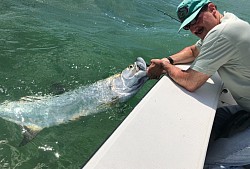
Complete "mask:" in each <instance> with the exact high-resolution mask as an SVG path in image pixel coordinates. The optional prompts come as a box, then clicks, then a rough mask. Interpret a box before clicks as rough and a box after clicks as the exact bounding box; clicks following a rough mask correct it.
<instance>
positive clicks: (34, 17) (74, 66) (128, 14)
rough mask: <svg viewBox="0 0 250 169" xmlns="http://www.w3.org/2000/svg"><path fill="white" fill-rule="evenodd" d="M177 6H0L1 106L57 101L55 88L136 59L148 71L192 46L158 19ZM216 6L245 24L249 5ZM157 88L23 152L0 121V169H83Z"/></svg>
mask: <svg viewBox="0 0 250 169" xmlns="http://www.w3.org/2000/svg"><path fill="white" fill-rule="evenodd" d="M179 2H180V0H154V1H152V0H67V1H66V0H1V3H0V102H4V101H6V100H9V101H14V100H19V99H20V98H21V97H23V96H27V95H28V96H30V95H38V96H40V95H47V94H54V93H56V92H58V91H57V88H56V87H55V86H62V87H63V89H64V91H70V90H74V89H76V88H78V87H80V86H85V85H89V84H91V83H94V82H96V81H98V80H101V79H105V78H107V77H109V76H111V75H113V74H115V73H118V72H120V71H121V70H123V69H124V68H125V67H127V66H128V65H129V64H131V63H133V62H134V60H135V59H136V58H137V57H138V56H141V57H143V58H144V59H145V60H146V61H147V62H148V63H149V62H150V59H152V58H162V57H164V56H168V55H170V54H173V53H175V52H177V51H179V50H181V49H182V48H183V47H185V46H187V45H191V44H193V43H195V41H196V40H197V38H196V37H194V36H193V35H191V34H190V33H189V32H185V31H182V32H181V33H179V34H177V30H178V27H179V26H180V24H179V23H178V22H177V21H175V20H173V19H171V18H170V17H168V16H166V15H164V13H163V12H162V11H164V12H167V13H168V14H169V15H172V16H174V17H175V15H176V14H175V9H176V6H177V5H178V4H179ZM214 2H215V3H216V4H217V6H218V8H219V10H220V11H221V12H223V11H228V12H233V13H234V14H236V15H237V16H238V17H240V18H242V19H244V20H246V21H248V22H250V19H249V17H250V14H249V7H250V1H248V0H238V1H235V0H216V1H214ZM239 34H240V32H239ZM155 82H156V81H153V80H152V81H149V82H148V83H146V84H145V85H144V86H143V88H142V90H141V91H140V92H139V93H138V94H137V95H136V96H135V97H133V98H132V99H130V100H129V101H128V102H126V103H124V104H121V105H119V106H116V107H112V108H111V109H108V110H107V111H103V112H99V113H98V114H94V115H90V116H86V117H82V118H80V119H78V120H75V121H72V122H69V123H67V124H62V125H59V126H54V127H50V128H46V129H44V130H43V131H42V132H40V133H39V134H38V136H37V137H36V138H35V139H34V140H33V141H32V142H30V143H29V144H27V145H25V146H23V147H19V146H18V145H19V143H20V142H21V140H22V133H21V129H20V127H19V126H17V125H16V124H14V123H11V122H8V121H5V120H3V119H1V118H0V168H6V169H7V168H8V169H9V168H10V169H12V168H18V169H19V168H20V169H33V168H34V169H40V168H41V169H42V168H51V169H54V168H66V169H71V168H72V169H75V168H80V167H81V166H83V165H84V163H85V162H86V161H87V160H88V159H89V158H90V157H91V155H92V154H93V153H94V152H95V151H96V150H97V149H98V148H99V146H100V145H101V144H102V143H103V142H104V141H105V140H106V138H107V137H108V136H109V135H110V134H111V133H112V132H113V131H114V130H115V128H116V127H117V126H118V125H119V124H120V123H121V122H122V121H123V120H124V118H126V117H127V115H128V114H129V113H130V112H131V110H132V109H133V108H134V107H135V106H136V104H137V103H138V102H139V101H140V100H141V98H143V96H144V95H145V94H146V93H147V92H148V91H149V90H150V89H151V88H152V86H153V85H154V84H155ZM170 97H171V96H170ZM152 113H154V112H152Z"/></svg>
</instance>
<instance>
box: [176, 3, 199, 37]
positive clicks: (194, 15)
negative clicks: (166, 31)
mask: <svg viewBox="0 0 250 169" xmlns="http://www.w3.org/2000/svg"><path fill="white" fill-rule="evenodd" d="M201 8H202V7H200V8H199V9H197V10H196V11H195V12H194V13H192V15H190V16H189V17H188V18H187V19H185V20H184V21H183V22H182V24H181V26H180V28H179V30H178V32H180V31H181V29H182V28H183V27H184V26H186V25H187V24H189V23H190V22H191V21H192V20H193V19H194V18H195V17H196V16H197V15H198V13H199V12H200V10H201Z"/></svg>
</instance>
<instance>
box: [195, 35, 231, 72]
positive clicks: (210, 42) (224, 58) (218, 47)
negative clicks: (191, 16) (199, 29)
mask: <svg viewBox="0 0 250 169" xmlns="http://www.w3.org/2000/svg"><path fill="white" fill-rule="evenodd" d="M214 33H215V35H213V33H211V34H210V35H209V38H207V39H205V40H204V41H203V43H202V44H201V43H200V42H201V41H200V42H199V41H198V42H197V43H196V46H198V49H199V45H200V44H201V46H200V54H199V55H198V56H197V58H196V59H195V60H194V62H193V63H192V65H191V66H190V68H191V69H193V70H196V71H198V72H202V73H205V74H207V75H209V76H211V75H213V74H214V73H215V72H216V71H217V70H218V69H219V68H220V67H221V66H222V65H224V64H225V63H227V62H228V61H229V60H230V57H231V56H232V55H233V53H234V52H235V50H234V49H235V47H234V45H233V44H232V43H231V41H230V40H229V39H228V38H226V37H225V36H223V35H219V36H216V34H217V33H218V32H216V31H215V32H214Z"/></svg>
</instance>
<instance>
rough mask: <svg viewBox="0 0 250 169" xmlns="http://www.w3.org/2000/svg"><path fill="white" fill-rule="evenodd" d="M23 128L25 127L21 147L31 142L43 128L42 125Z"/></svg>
mask: <svg viewBox="0 0 250 169" xmlns="http://www.w3.org/2000/svg"><path fill="white" fill-rule="evenodd" d="M22 128H23V140H22V142H21V143H20V144H19V147H22V146H24V145H26V144H27V143H29V142H30V141H31V140H32V139H34V138H35V137H36V135H37V134H38V133H39V132H40V131H41V130H42V128H40V127H28V126H22Z"/></svg>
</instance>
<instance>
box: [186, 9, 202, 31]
mask: <svg viewBox="0 0 250 169" xmlns="http://www.w3.org/2000/svg"><path fill="white" fill-rule="evenodd" d="M200 13H201V11H200V12H199V13H198V14H197V16H196V17H195V18H194V19H193V20H192V21H191V22H189V23H188V24H187V25H186V26H184V27H183V29H185V30H189V29H190V26H191V25H194V24H196V22H197V20H198V18H199V15H200Z"/></svg>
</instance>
